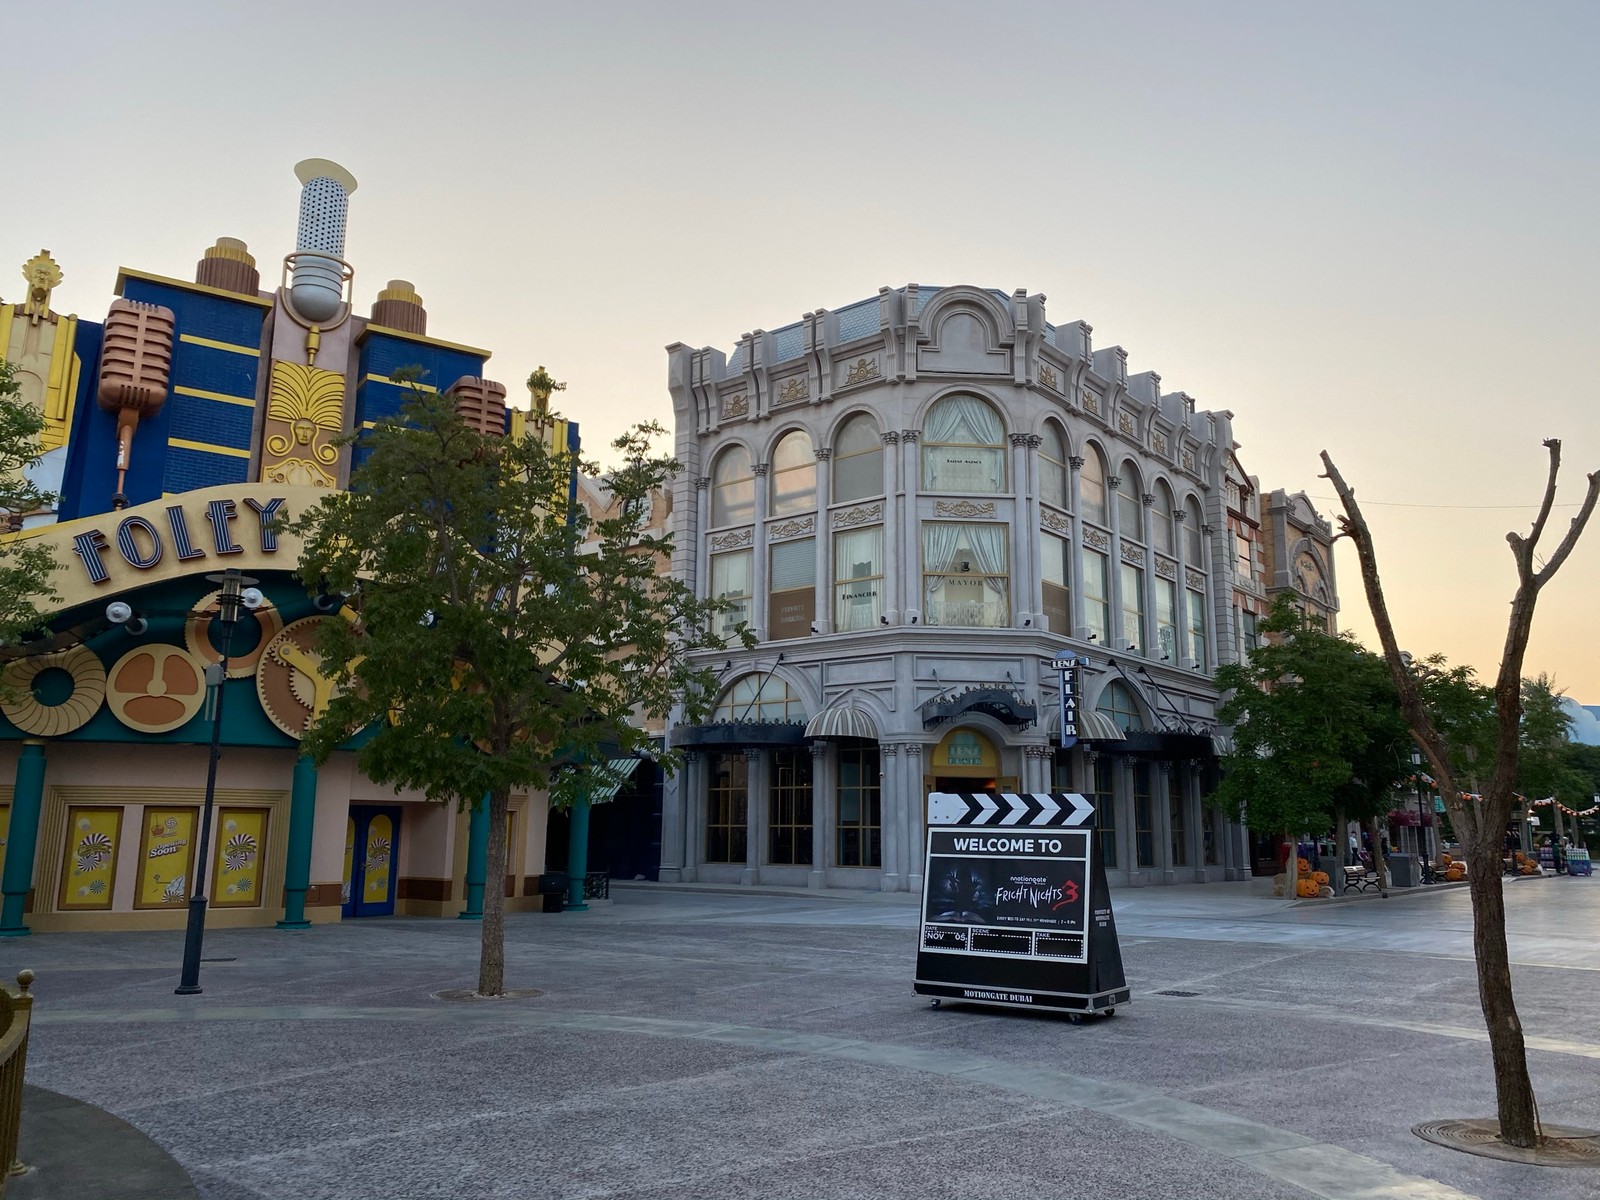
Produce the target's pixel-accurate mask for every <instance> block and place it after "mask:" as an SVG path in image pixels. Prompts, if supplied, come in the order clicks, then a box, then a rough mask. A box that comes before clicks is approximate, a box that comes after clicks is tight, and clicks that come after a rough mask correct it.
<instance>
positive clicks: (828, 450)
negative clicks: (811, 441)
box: [817, 446, 833, 462]
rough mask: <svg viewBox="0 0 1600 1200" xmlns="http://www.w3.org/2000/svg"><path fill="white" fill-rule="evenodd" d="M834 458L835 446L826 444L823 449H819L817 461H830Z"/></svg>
mask: <svg viewBox="0 0 1600 1200" xmlns="http://www.w3.org/2000/svg"><path fill="white" fill-rule="evenodd" d="M832 458H833V447H831V446H824V447H822V449H820V450H818V451H817V461H818V462H829V461H831V460H832Z"/></svg>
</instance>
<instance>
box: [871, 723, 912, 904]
mask: <svg viewBox="0 0 1600 1200" xmlns="http://www.w3.org/2000/svg"><path fill="white" fill-rule="evenodd" d="M878 755H879V761H880V762H881V763H882V764H883V777H882V778H881V779H880V780H879V788H878V798H879V811H878V819H879V823H880V827H879V837H880V838H881V839H882V841H883V847H882V855H881V867H880V871H881V878H880V881H879V884H878V886H879V888H880V889H881V890H883V891H885V892H894V891H899V890H900V887H901V875H902V871H901V867H900V832H899V831H900V830H901V828H902V827H903V826H904V824H905V813H904V808H905V805H906V796H905V795H904V794H903V791H902V788H901V786H900V778H901V775H902V773H903V772H902V771H901V769H900V743H898V742H882V743H880V744H879V746H878Z"/></svg>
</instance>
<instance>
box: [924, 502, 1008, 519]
mask: <svg viewBox="0 0 1600 1200" xmlns="http://www.w3.org/2000/svg"><path fill="white" fill-rule="evenodd" d="M933 511H934V512H935V513H937V514H938V515H939V516H941V517H992V516H994V501H993V500H985V501H984V502H983V503H982V504H976V503H974V502H973V501H971V500H940V501H937V502H936V503H935V504H934V506H933Z"/></svg>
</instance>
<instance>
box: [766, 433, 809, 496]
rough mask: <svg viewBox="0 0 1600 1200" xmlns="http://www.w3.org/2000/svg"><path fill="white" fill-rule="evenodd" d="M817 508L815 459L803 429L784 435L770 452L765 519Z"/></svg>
mask: <svg viewBox="0 0 1600 1200" xmlns="http://www.w3.org/2000/svg"><path fill="white" fill-rule="evenodd" d="M816 507H817V456H816V454H815V453H814V452H813V451H812V449H811V435H810V434H808V433H806V432H805V430H803V429H796V430H793V431H792V432H790V433H786V434H784V435H783V437H782V438H781V439H780V440H779V442H778V445H777V446H776V448H774V449H773V451H772V509H771V511H770V513H769V514H768V515H769V516H774V517H781V516H785V515H787V514H789V513H799V512H811V511H812V510H813V509H815V508H816Z"/></svg>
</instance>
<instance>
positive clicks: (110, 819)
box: [60, 805, 122, 909]
mask: <svg viewBox="0 0 1600 1200" xmlns="http://www.w3.org/2000/svg"><path fill="white" fill-rule="evenodd" d="M121 838H122V810H121V809H120V808H79V807H77V806H76V805H74V806H73V807H71V808H69V809H67V842H66V845H65V846H64V847H63V851H64V854H63V857H62V862H61V896H60V907H61V908H63V909H85V908H110V907H111V893H112V892H113V891H115V890H116V883H117V847H118V844H119V843H120V841H121Z"/></svg>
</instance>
